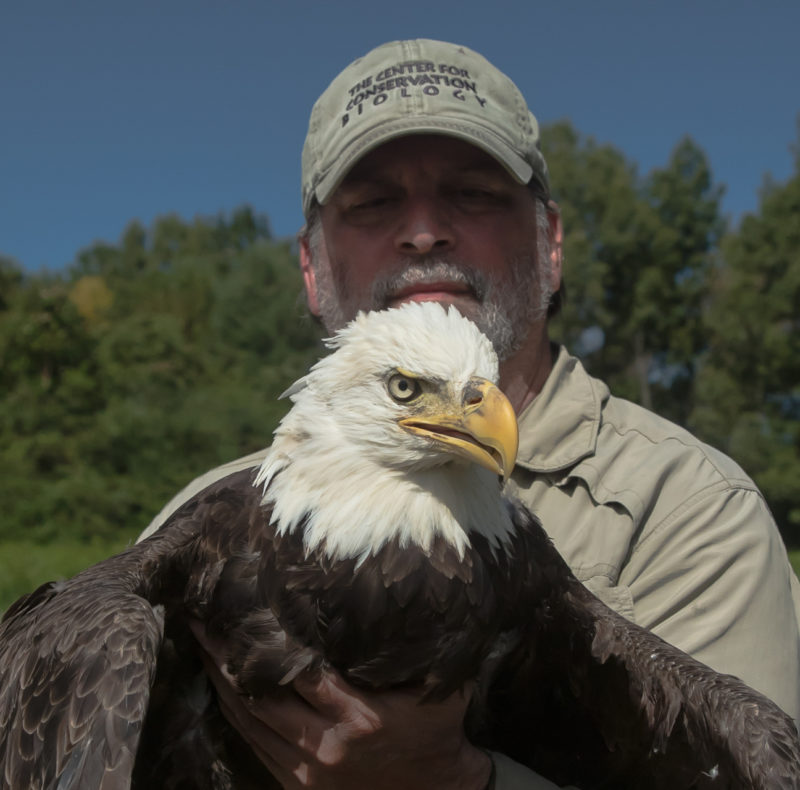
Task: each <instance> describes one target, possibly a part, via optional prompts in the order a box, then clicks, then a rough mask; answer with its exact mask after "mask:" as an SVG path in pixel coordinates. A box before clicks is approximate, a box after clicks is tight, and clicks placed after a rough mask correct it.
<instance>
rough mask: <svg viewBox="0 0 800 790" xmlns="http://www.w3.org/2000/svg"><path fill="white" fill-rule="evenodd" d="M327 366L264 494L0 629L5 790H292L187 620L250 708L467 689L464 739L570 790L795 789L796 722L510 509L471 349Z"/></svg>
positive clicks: (387, 320)
mask: <svg viewBox="0 0 800 790" xmlns="http://www.w3.org/2000/svg"><path fill="white" fill-rule="evenodd" d="M332 345H333V348H334V352H333V353H332V354H330V355H329V356H327V357H325V358H324V359H323V360H321V361H320V362H319V363H317V365H316V366H315V367H314V368H312V370H311V371H310V373H309V374H308V375H307V376H306V377H305V378H304V379H302V380H301V381H300V382H298V383H297V384H296V385H295V386H293V387H292V388H291V389H290V391H289V393H288V394H289V396H290V397H291V398H292V400H293V407H292V409H291V411H290V412H289V414H288V415H287V417H286V418H285V419H284V420H283V421H282V423H281V425H280V426H279V428H278V430H277V431H276V435H275V440H274V442H273V445H272V447H271V450H270V452H269V454H268V456H267V458H266V460H265V462H264V464H263V465H262V466H261V467H260V468H259V469H258V470H248V471H243V472H238V473H235V474H233V475H230V476H229V477H226V478H224V479H222V480H219V481H217V482H216V483H214V484H212V485H211V486H209V487H208V488H207V489H205V490H204V491H202V492H200V493H199V494H197V495H196V496H194V497H193V498H192V499H190V500H189V501H188V502H187V503H186V504H185V505H184V506H183V507H181V508H180V509H179V510H178V511H177V512H176V513H175V514H174V515H173V516H172V517H171V518H170V519H169V521H168V522H167V523H166V524H165V525H164V526H163V527H162V528H161V529H160V530H159V531H158V532H156V533H155V534H154V535H152V536H151V537H150V538H148V539H147V540H145V541H142V542H141V543H139V544H137V545H135V546H132V547H131V548H129V549H128V550H126V551H125V552H123V553H122V554H120V555H117V556H116V557H112V558H110V559H108V560H105V561H104V562H101V563H98V564H97V565H95V566H92V567H91V568H89V569H87V570H86V571H84V572H83V573H81V574H79V575H78V576H76V577H74V578H73V579H71V580H68V581H66V582H59V583H51V584H47V585H43V586H42V587H40V588H39V589H38V590H36V591H34V592H33V593H31V594H30V595H28V596H25V597H23V598H22V599H20V600H19V601H18V602H17V603H15V604H14V605H13V606H12V607H11V608H10V609H9V611H8V612H7V613H6V615H5V617H4V618H3V622H2V624H0V788H14V790H23V789H26V788H43V789H45V788H46V789H48V790H49V789H51V788H52V789H53V790H55V789H56V788H58V790H69V789H70V788H104V790H110V789H113V790H116V788H129V787H141V788H144V787H148V788H149V787H163V788H183V787H192V788H210V789H213V790H220V789H221V788H246V789H249V788H268V787H273V786H275V787H277V784H276V783H275V782H274V780H273V779H272V778H271V777H270V775H269V774H268V773H267V771H266V769H265V768H264V767H263V766H262V765H261V764H260V763H258V762H257V761H256V760H255V758H254V757H253V755H252V753H251V752H250V751H249V748H248V747H247V746H246V745H245V744H244V742H243V741H242V740H241V739H240V737H239V736H238V734H237V733H236V732H235V731H234V730H233V729H232V728H231V727H230V726H229V725H228V724H227V722H226V721H225V719H224V718H223V717H222V716H221V714H220V713H219V710H218V708H217V706H216V702H215V698H214V695H213V691H212V690H211V688H210V685H209V684H208V683H207V681H206V678H205V675H204V674H203V671H202V662H201V659H200V657H199V653H198V648H197V645H196V643H195V641H194V638H193V636H192V632H191V628H190V623H191V622H192V621H199V622H200V623H202V624H203V625H204V627H205V629H206V631H207V632H208V633H209V634H210V635H211V636H216V637H222V638H224V639H225V643H226V645H227V649H228V655H227V664H228V670H229V672H230V673H231V674H232V675H233V677H234V678H235V680H236V683H237V684H238V687H239V690H240V691H241V693H242V694H243V695H246V696H248V697H255V698H258V697H262V696H264V695H280V694H290V693H292V691H291V682H292V680H293V679H294V678H296V677H297V676H298V674H300V673H302V672H305V671H325V670H326V669H327V668H331V667H332V668H334V669H336V670H337V671H338V672H340V673H341V674H342V675H343V676H344V678H345V679H346V680H347V681H349V682H350V683H352V684H354V685H357V686H359V687H363V688H368V689H375V690H381V689H389V688H397V687H405V688H411V689H417V690H418V691H419V694H420V697H421V700H422V701H421V703H420V704H422V705H425V704H427V703H428V702H431V701H435V700H438V699H443V698H445V697H447V696H448V695H449V694H451V693H453V692H454V691H457V690H459V689H461V688H463V687H464V686H466V685H467V684H470V683H473V682H475V683H476V692H475V694H474V696H473V703H472V705H471V709H470V711H469V712H468V719H467V722H466V727H467V729H468V735H469V737H470V739H471V740H472V741H473V742H474V743H476V744H479V745H481V746H485V747H487V748H492V749H496V750H498V751H500V752H503V753H504V754H507V755H508V756H510V757H512V758H513V759H515V760H517V761H519V762H521V763H523V764H526V765H528V766H530V767H531V768H532V769H534V770H536V771H538V772H540V773H543V774H544V775H546V776H549V777H550V778H552V779H553V780H554V781H556V782H557V783H559V784H567V783H570V784H574V785H576V786H579V787H586V788H601V787H614V788H641V787H648V788H654V790H658V789H659V788H670V789H671V790H675V788H763V789H764V790H766V788H771V789H773V788H778V790H780V789H781V788H798V787H800V745H798V740H797V733H796V731H795V729H794V725H793V723H792V722H791V720H790V719H789V718H788V717H786V716H785V715H784V714H783V713H782V712H781V711H780V710H779V709H778V708H777V707H776V706H775V705H773V704H772V703H771V702H769V701H768V700H766V699H765V698H764V697H762V696H761V695H759V694H757V693H756V692H754V691H752V690H751V689H749V688H748V687H747V686H745V685H744V684H742V683H741V682H740V681H738V680H737V679H735V678H732V677H729V676H725V675H719V674H718V673H715V672H713V671H712V670H710V669H709V668H708V667H705V666H704V665H702V664H700V663H698V662H696V661H695V660H693V659H692V658H690V657H689V656H686V655H685V654H683V653H681V652H680V651H679V650H677V649H676V648H674V647H672V646H671V645H668V644H667V643H665V642H663V641H662V640H660V639H658V637H656V636H654V635H653V634H650V633H649V632H647V631H644V630H643V629H641V628H638V627H636V626H635V625H633V624H631V623H629V622H628V621H626V620H624V619H623V618H621V617H620V616H618V615H616V614H615V613H614V612H612V611H611V610H609V609H608V608H607V607H605V606H604V605H603V604H602V603H601V602H600V601H599V600H597V599H596V598H595V597H594V596H593V595H592V594H591V593H589V592H588V590H586V589H585V588H584V587H583V586H582V585H581V584H580V583H579V582H578V581H577V580H576V579H575V577H574V576H573V575H572V573H571V572H570V570H569V568H568V567H567V565H566V563H565V562H564V561H563V559H562V558H561V557H560V555H559V554H558V553H557V551H556V550H555V548H554V547H553V545H552V543H551V542H550V540H549V539H548V537H547V535H546V534H545V532H544V530H543V529H542V527H541V525H540V524H539V523H538V522H537V521H536V519H535V518H534V517H533V516H532V515H531V514H530V513H529V512H528V511H527V510H526V509H525V508H524V507H522V506H521V505H519V504H518V503H515V502H513V501H511V500H509V499H507V498H505V497H504V496H503V495H502V492H501V486H500V481H499V479H498V478H503V477H505V476H507V474H508V472H509V471H510V468H511V466H512V465H513V455H514V454H515V452H516V433H515V430H516V424H515V422H513V413H510V405H509V404H508V403H507V401H505V399H504V398H503V397H502V396H501V395H500V394H499V393H498V391H497V390H496V388H495V387H493V386H492V384H491V383H490V382H491V381H493V380H495V381H496V378H497V361H496V358H495V357H494V354H493V352H492V350H491V346H490V345H489V343H488V341H487V340H486V339H485V338H484V337H483V335H481V334H480V332H479V331H478V330H477V329H476V328H475V327H474V325H473V324H471V323H470V322H469V321H467V320H466V319H464V318H463V317H461V316H460V315H459V314H458V313H457V312H456V311H454V310H449V311H447V310H445V309H443V308H441V307H440V306H438V305H434V304H426V305H407V306H405V307H403V308H401V309H399V310H390V311H383V312H381V313H371V314H366V315H361V316H359V317H358V318H357V319H356V320H355V321H354V322H353V323H352V324H351V325H349V326H348V327H347V328H346V329H345V330H343V331H342V332H341V333H340V334H339V335H338V336H337V338H335V339H334V340H333V341H332ZM512 422H513V425H514V432H513V436H512V432H511V431H510V429H509V426H510V424H511V423H512Z"/></svg>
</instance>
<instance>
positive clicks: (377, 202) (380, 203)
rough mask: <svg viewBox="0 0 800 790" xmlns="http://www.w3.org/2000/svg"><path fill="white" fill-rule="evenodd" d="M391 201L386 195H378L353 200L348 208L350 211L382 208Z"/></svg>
mask: <svg viewBox="0 0 800 790" xmlns="http://www.w3.org/2000/svg"><path fill="white" fill-rule="evenodd" d="M391 201H392V199H391V198H390V197H388V196H387V195H379V196H376V197H370V198H367V199H365V200H359V201H357V202H354V203H353V204H352V205H351V206H350V208H351V210H352V211H371V210H374V209H379V208H383V207H384V206H387V205H388V204H389V203H391Z"/></svg>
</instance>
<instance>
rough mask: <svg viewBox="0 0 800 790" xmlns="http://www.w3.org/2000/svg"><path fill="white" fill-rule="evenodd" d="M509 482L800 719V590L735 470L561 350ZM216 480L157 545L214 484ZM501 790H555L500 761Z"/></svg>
mask: <svg viewBox="0 0 800 790" xmlns="http://www.w3.org/2000/svg"><path fill="white" fill-rule="evenodd" d="M519 423H520V448H519V454H518V456H517V466H516V469H515V471H514V475H513V477H512V479H511V481H510V482H509V490H510V491H511V493H513V494H514V495H516V496H517V497H519V498H520V499H521V500H522V501H523V502H524V503H525V504H526V505H527V506H528V507H529V508H530V509H531V510H532V511H533V512H534V513H536V515H537V516H539V518H540V519H541V521H542V523H543V524H544V527H545V529H546V530H547V531H548V533H549V534H550V535H551V536H552V538H553V540H554V542H555V544H556V547H557V548H558V550H559V551H560V552H561V554H562V555H563V556H564V557H565V559H566V560H567V562H568V563H569V565H570V566H571V567H572V570H573V571H574V572H575V574H576V575H577V576H578V578H579V579H580V580H581V581H583V582H584V583H585V584H586V585H587V586H588V587H589V588H590V589H591V590H592V591H593V592H594V593H595V594H596V595H597V596H599V597H600V598H601V599H602V600H604V601H605V602H606V603H607V604H608V605H609V606H611V607H612V608H613V609H615V610H616V611H618V612H620V613H621V614H623V615H624V616H625V617H627V618H629V619H630V620H633V621H634V622H636V623H639V624H640V625H642V626H644V627H646V628H649V629H651V630H653V631H654V632H655V633H657V634H659V635H660V636H661V637H663V638H664V639H666V640H667V641H669V642H671V643H672V644H674V645H676V646H678V647H680V648H681V649H683V650H685V651H686V652H688V653H691V654H692V655H693V656H695V657H696V658H698V659H699V660H700V661H703V662H704V663H706V664H709V665H710V666H712V667H714V668H715V669H717V670H719V671H721V672H727V673H730V674H733V675H737V676H738V677H740V678H742V680H744V681H745V682H746V683H748V684H749V685H751V686H753V687H754V688H756V689H758V690H759V691H761V692H763V693H764V694H766V695H767V696H768V697H770V698H772V699H773V700H775V701H776V702H777V703H778V704H779V705H781V707H783V708H784V710H786V711H787V712H788V713H789V714H790V715H792V716H794V718H795V719H796V720H797V719H798V717H799V716H800V622H798V620H799V614H800V585H798V581H797V578H796V577H795V575H794V573H793V572H792V569H791V566H790V565H789V562H788V559H787V556H786V550H785V548H784V546H783V542H782V540H781V537H780V534H779V533H778V530H777V527H776V526H775V522H774V521H773V519H772V516H771V514H770V512H769V509H768V507H767V505H766V502H765V501H764V498H763V496H762V495H761V494H760V492H759V491H758V489H757V488H756V487H755V485H754V483H753V482H752V481H751V480H750V479H749V478H748V477H747V475H745V473H744V472H743V471H742V470H741V469H740V468H739V466H737V465H736V464H735V463H734V462H733V461H732V460H731V459H730V458H728V457H726V456H725V455H723V454H722V453H720V452H718V451H716V450H714V449H713V448H711V447H709V446H708V445H705V444H703V443H702V442H700V441H698V440H697V439H696V438H694V437H693V436H692V435H691V434H690V433H688V432H687V431H685V430H683V429H682V428H679V427H678V426H676V425H673V424H672V423H670V422H668V421H666V420H664V419H662V418H660V417H658V416H656V415H655V414H653V413H651V412H648V411H647V410H645V409H642V408H641V407H639V406H636V405H635V404H633V403H630V402H628V401H624V400H621V399H619V398H615V397H613V396H612V395H611V394H610V393H609V390H608V387H607V386H606V385H605V384H603V383H602V382H601V381H599V380H598V379H595V378H592V377H591V376H589V375H588V373H587V372H586V371H585V369H584V368H583V366H582V365H581V363H580V362H579V361H578V360H577V359H576V358H574V357H572V356H570V355H569V354H568V353H567V351H566V350H565V349H564V348H561V349H560V351H559V354H558V357H557V358H556V361H555V364H554V366H553V370H552V371H551V373H550V376H549V377H548V379H547V381H546V382H545V386H544V388H543V389H542V391H541V392H540V393H539V395H538V396H537V397H536V398H535V399H534V400H533V401H532V402H531V403H530V404H529V405H528V407H527V408H526V409H525V410H524V412H523V413H522V415H520V419H519ZM264 453H265V451H264V450H262V451H259V452H257V453H254V454H252V455H249V456H247V457H245V458H241V459H239V460H237V461H233V462H231V463H229V464H225V465H223V466H221V467H218V468H217V469H214V470H212V471H211V472H209V473H207V474H206V475H203V476H202V477H200V478H198V479H197V480H195V481H194V482H192V483H191V484H190V485H189V486H187V487H186V488H185V489H184V490H183V491H181V492H180V493H179V494H178V495H177V496H176V497H175V498H174V499H172V500H171V501H170V502H169V503H168V504H167V505H166V507H165V508H164V509H163V510H162V511H161V512H160V513H159V514H158V516H156V518H155V519H154V520H153V522H152V523H151V525H150V526H149V527H148V529H147V530H146V531H145V533H144V534H143V537H144V536H145V535H147V534H150V533H151V532H152V531H154V530H155V529H157V528H158V527H159V526H161V524H162V523H163V522H164V521H165V520H166V518H167V517H168V516H169V515H170V514H171V513H172V512H173V511H174V510H175V509H177V508H178V507H179V506H180V505H181V504H182V503H183V502H185V501H186V500H187V499H189V498H190V497H191V496H193V495H194V494H195V493H197V492H198V491H200V490H202V489H203V488H204V487H205V486H207V485H208V484H209V483H211V482H213V481H214V480H217V479H219V478H221V477H223V476H225V475H227V474H230V473H231V472H234V471H237V470H239V469H244V468H248V467H251V466H255V465H257V464H259V463H260V462H261V460H262V459H263V457H264ZM496 765H497V776H496V784H495V787H496V790H513V788H516V787H528V788H547V787H553V786H554V785H552V784H551V783H549V782H547V780H544V779H541V778H540V777H536V776H535V775H533V774H532V773H530V772H529V771H527V769H525V768H523V767H522V766H519V765H517V764H516V763H514V762H513V761H510V760H508V759H507V758H504V757H502V756H498V757H497V763H496Z"/></svg>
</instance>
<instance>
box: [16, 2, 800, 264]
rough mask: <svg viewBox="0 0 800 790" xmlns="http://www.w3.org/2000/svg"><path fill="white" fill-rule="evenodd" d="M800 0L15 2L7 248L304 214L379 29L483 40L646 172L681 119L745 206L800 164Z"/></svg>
mask: <svg viewBox="0 0 800 790" xmlns="http://www.w3.org/2000/svg"><path fill="white" fill-rule="evenodd" d="M799 30H800V3H798V2H796V0H782V1H780V2H778V1H776V0H773V1H771V0H763V1H762V2H759V3H758V4H757V3H756V2H755V0H754V1H753V2H741V0H728V2H722V1H718V0H707V1H705V2H704V0H695V2H681V0H673V1H672V2H662V0H657V1H654V2H645V1H644V0H640V2H632V1H628V2H623V1H622V0H620V1H619V2H615V0H604V1H601V0H593V1H591V2H590V1H589V0H585V1H584V2H577V1H572V2H571V1H570V0H557V1H554V0H549V2H539V1H538V0H515V1H512V0H483V2H472V0H461V2H459V0H449V2H444V1H442V0H440V2H431V1H429V2H424V3H423V2H417V1H416V0H407V1H406V2H394V3H393V2H388V1H387V0H382V1H381V2H356V1H355V0H332V1H331V2H325V3H322V2H314V1H313V0H306V2H303V1H302V0H294V1H293V2H277V1H276V2H266V1H265V0H261V1H257V0H226V1H224V0H215V2H209V1H207V0H192V1H191V2H190V1H189V0H174V1H173V0H161V2H158V3H156V2H152V0H139V1H138V2H132V0H129V1H128V2H115V0H103V2H99V1H98V0H83V1H82V0H72V1H71V2H64V1H63V0H40V1H38V2H37V0H28V2H25V1H24V0H7V2H4V3H3V4H2V9H0V113H1V114H0V253H2V254H5V255H9V256H11V257H13V258H15V259H16V260H17V261H18V262H19V263H21V264H22V265H23V266H24V267H25V268H26V269H30V270H36V269H39V268H40V267H43V266H46V267H49V268H58V267H61V266H64V265H65V264H68V263H70V262H71V261H72V260H74V258H75V256H76V254H77V253H78V251H79V250H80V249H81V248H83V247H85V246H88V245H89V244H91V243H92V242H94V241H95V240H98V239H102V240H105V241H108V242H115V241H117V240H118V239H119V237H120V235H121V234H122V232H123V230H124V228H125V227H126V225H127V224H128V223H129V222H130V221H131V220H133V219H139V220H141V221H142V222H144V223H146V224H149V223H150V222H152V220H153V219H154V218H155V217H157V216H159V215H161V214H165V213H168V212H173V211H174V212H177V213H178V214H179V215H180V216H182V217H184V218H185V219H191V218H193V217H194V216H196V215H198V214H199V215H216V214H217V213H219V212H229V211H231V210H233V209H234V208H236V207H237V206H240V205H243V204H249V205H251V206H253V208H254V209H255V210H257V211H258V212H262V213H265V214H267V215H268V216H269V218H270V221H271V224H272V228H273V231H274V233H275V234H276V235H277V236H285V235H289V234H292V233H294V232H295V230H296V229H297V228H298V227H299V225H300V224H301V222H302V213H301V210H300V188H299V162H300V151H301V148H302V143H303V138H304V136H305V130H306V125H307V122H308V113H309V111H310V109H311V105H312V103H313V102H314V100H315V99H316V97H317V96H318V95H319V93H321V91H322V90H324V88H325V87H326V85H327V84H328V82H329V81H330V80H331V79H332V77H333V76H334V75H335V74H336V73H337V72H338V71H339V70H340V69H341V68H343V67H344V66H345V65H347V63H349V62H350V61H351V60H353V59H354V58H356V57H357V56H359V55H361V54H363V53H364V52H366V51H367V50H369V49H371V48H372V47H373V46H376V45H377V44H380V43H382V42H383V41H387V40H391V39H396V38H413V37H427V38H440V39H446V40H450V41H456V42H458V43H461V44H466V45H467V46H470V47H472V48H473V49H477V50H478V51H479V52H481V53H482V54H484V55H485V56H486V57H488V58H489V59H490V60H492V61H493V62H494V63H495V64H496V65H497V66H499V67H500V68H501V69H503V70H504V71H505V72H506V73H507V74H508V75H509V76H510V77H511V78H512V79H513V80H514V81H515V82H516V83H517V85H519V87H520V88H521V90H522V92H523V93H524V94H525V96H526V97H527V99H528V103H529V105H530V106H531V109H532V110H533V112H534V113H535V114H536V115H537V117H538V118H539V120H540V122H543V123H547V122H551V121H555V120H559V119H562V118H568V119H570V120H571V121H572V122H573V124H574V125H575V127H576V128H577V129H578V130H579V131H581V132H582V133H584V134H587V135H592V136H593V137H595V138H596V139H597V140H599V141H601V142H608V143H612V144H614V145H616V146H617V147H618V148H620V149H621V150H622V151H623V152H624V153H625V154H626V156H627V157H629V158H630V159H631V160H633V161H635V162H636V163H637V164H638V166H639V169H640V172H642V173H646V172H648V171H649V170H650V169H651V168H653V167H658V166H661V165H663V164H664V163H665V162H666V161H667V158H668V156H669V153H670V150H671V149H672V147H673V146H674V145H675V143H677V141H678V140H679V139H680V138H681V136H682V135H684V134H689V135H691V136H692V137H693V138H694V140H695V141H696V142H697V143H698V144H699V145H700V146H702V147H703V149H704V150H705V151H706V152H707V154H708V156H709V158H710V161H711V165H712V169H713V172H714V176H715V178H716V179H717V181H718V182H721V183H724V184H725V185H726V186H727V193H726V196H725V199H724V202H723V208H724V210H725V211H726V213H728V214H729V215H730V216H731V218H732V219H734V220H736V219H737V218H738V217H739V216H741V214H742V213H743V212H747V211H752V210H754V209H755V208H756V207H757V205H758V192H759V188H760V186H761V184H762V181H763V177H764V175H765V174H766V173H771V174H772V176H773V177H775V178H776V179H778V180H784V179H786V178H787V177H789V175H791V173H792V171H793V162H794V160H793V155H792V153H791V146H792V145H793V144H794V143H796V142H797V139H798V136H797V117H798V113H799V112H800V89H798V84H799V83H800V46H798V43H797V41H798V31H799Z"/></svg>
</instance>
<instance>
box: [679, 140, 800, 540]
mask: <svg viewBox="0 0 800 790" xmlns="http://www.w3.org/2000/svg"><path fill="white" fill-rule="evenodd" d="M714 274H715V280H714V292H713V300H712V301H711V302H710V305H709V309H708V311H707V317H706V322H707V332H708V335H709V338H710V340H709V348H708V352H707V354H706V355H705V357H704V360H703V364H702V366H701V369H700V371H699V374H698V379H697V395H696V398H697V404H696V407H695V409H694V411H693V413H692V416H691V424H692V426H693V427H694V428H695V429H696V430H697V431H698V433H700V434H701V435H702V436H704V437H706V438H707V439H708V440H709V441H710V442H712V443H713V444H715V445H717V446H719V447H721V448H722V449H724V450H727V451H728V452H730V453H731V454H732V455H733V456H734V457H735V458H736V459H737V460H738V461H740V462H741V463H742V465H743V466H744V467H745V469H746V471H748V472H749V473H750V474H751V475H752V476H753V477H754V479H755V481H756V482H757V483H758V485H759V486H760V487H761V489H762V491H763V492H764V494H765V495H766V497H767V500H768V501H769V503H770V506H771V507H772V509H773V511H774V513H775V516H776V519H777V520H778V523H779V524H781V526H782V528H783V531H784V537H786V538H787V540H789V541H790V542H792V543H794V544H795V545H800V486H798V480H800V146H798V148H797V149H796V152H795V173H794V175H793V176H792V177H791V178H790V179H789V180H788V181H787V182H786V183H784V184H775V183H769V182H768V183H767V184H766V186H765V187H764V190H763V192H762V195H761V200H760V203H759V208H758V211H757V212H756V213H755V214H750V215H748V216H746V217H745V218H744V219H743V220H742V222H741V224H740V227H739V228H738V230H736V231H734V232H732V233H730V234H728V235H727V236H726V238H725V239H724V241H723V244H722V256H721V262H720V264H719V265H718V266H717V268H716V270H715V273H714Z"/></svg>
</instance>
